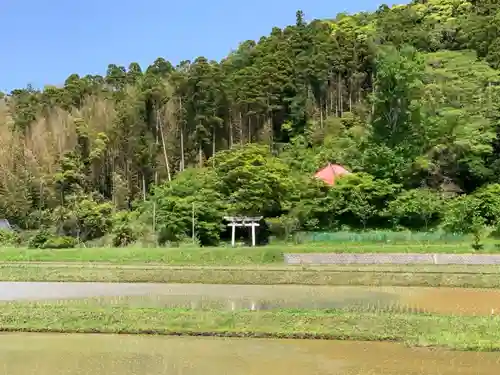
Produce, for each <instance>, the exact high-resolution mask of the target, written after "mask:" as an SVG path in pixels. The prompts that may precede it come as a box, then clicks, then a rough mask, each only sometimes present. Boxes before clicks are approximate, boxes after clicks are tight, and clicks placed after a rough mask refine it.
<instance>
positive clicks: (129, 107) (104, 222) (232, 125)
mask: <svg viewBox="0 0 500 375" xmlns="http://www.w3.org/2000/svg"><path fill="white" fill-rule="evenodd" d="M499 68H500V4H499V3H498V2H497V1H494V0H476V1H474V0H469V1H468V0H419V1H417V0H415V1H413V2H412V3H410V4H408V5H401V6H394V7H392V8H389V7H387V6H384V5H382V6H381V7H380V8H379V9H378V10H377V11H376V12H373V13H359V14H355V15H347V14H340V15H338V16H337V17H336V18H335V19H331V20H315V21H313V22H310V23H306V22H305V21H304V15H303V13H302V12H300V11H298V12H297V15H296V23H295V24H294V25H291V26H288V27H286V28H284V29H279V28H274V29H273V30H271V32H270V34H269V35H268V36H265V37H262V38H261V39H260V40H259V41H258V42H255V41H245V42H243V43H241V44H240V46H239V47H238V48H237V49H236V50H235V51H234V52H232V53H231V54H230V55H229V56H227V57H226V58H225V59H223V60H222V61H208V60H207V59H206V58H204V57H198V58H196V59H194V61H184V62H182V63H180V64H179V65H178V66H172V64H171V63H169V62H168V61H166V60H165V59H163V58H158V59H157V60H156V61H155V62H154V63H153V64H152V65H150V66H149V67H147V68H145V69H144V70H143V69H142V68H141V67H140V66H139V65H138V64H137V63H131V64H130V65H129V66H128V67H122V66H117V65H114V64H111V65H109V66H108V69H107V73H106V75H105V76H90V75H88V76H84V77H80V76H78V75H76V74H73V75H71V76H70V77H68V78H67V80H66V81H65V84H64V86H63V87H55V86H46V87H45V88H44V89H43V90H41V91H39V90H35V89H33V88H32V87H27V88H24V89H18V90H13V91H12V92H11V93H9V94H5V95H3V94H2V95H1V97H2V98H3V99H0V101H1V104H0V132H1V134H0V217H4V218H7V219H8V220H9V221H10V222H11V223H14V224H16V225H17V226H19V227H20V228H21V229H24V230H39V232H38V233H37V234H36V236H35V237H33V238H32V239H31V245H32V246H35V247H41V246H42V247H43V246H52V247H70V246H73V245H74V240H73V239H72V238H78V239H80V240H82V241H93V240H96V241H101V240H102V241H105V240H104V239H109V241H112V242H113V243H114V244H115V245H126V244H129V243H131V242H134V241H137V240H142V241H146V240H148V239H151V241H154V242H156V241H157V240H158V241H159V242H160V243H166V242H178V241H182V239H183V238H184V237H187V238H190V237H191V236H192V228H193V227H192V217H193V216H194V217H195V226H194V228H195V237H196V238H197V239H198V240H199V241H200V242H201V243H202V244H204V245H216V244H218V243H219V241H220V237H221V232H222V226H221V224H222V220H223V216H224V215H226V214H251V215H257V214H258V215H263V216H265V217H266V218H268V222H269V225H270V229H271V231H274V233H275V234H277V235H279V236H283V237H286V236H287V235H289V234H290V233H292V232H294V231H299V230H301V231H320V230H321V231H335V230H340V229H346V228H347V229H370V228H372V229H373V228H375V229H382V228H386V229H398V230H399V229H404V228H406V229H409V230H415V231H417V230H427V231H430V230H436V229H438V228H440V229H443V230H445V231H447V232H453V233H471V232H472V233H474V234H475V235H476V237H477V238H479V237H481V236H483V235H484V234H485V233H489V232H494V231H495V230H496V227H497V224H498V220H499V219H500V177H499V176H500V132H499V130H500V87H499V84H500V71H499V70H498V69H499ZM327 163H337V164H341V165H343V166H344V167H345V168H347V169H348V170H350V171H352V172H354V173H353V174H351V175H349V176H346V177H343V178H341V179H340V180H339V181H338V183H337V184H336V185H335V186H334V187H328V186H325V185H324V184H323V183H322V182H320V181H317V180H315V179H313V178H312V176H313V174H314V172H315V171H316V170H317V169H318V168H321V167H323V166H325V165H326V164H327ZM54 233H57V235H59V236H66V237H53V235H54ZM156 234H158V238H156ZM3 237H5V238H3ZM3 237H2V238H3V239H2V241H4V242H5V241H7V242H8V241H15V240H16V239H13V238H11V237H9V236H8V235H6V234H3Z"/></svg>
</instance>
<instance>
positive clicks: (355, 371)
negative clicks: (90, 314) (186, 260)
mask: <svg viewBox="0 0 500 375" xmlns="http://www.w3.org/2000/svg"><path fill="white" fill-rule="evenodd" d="M499 371H500V356H499V355H498V353H472V352H467V353H459V352H449V351H441V350H427V349H410V348H406V347H404V346H403V345H399V344H390V343H361V342H336V341H320V340H316V341H311V340H269V339H266V340H263V339H262V340H261V339H221V338H217V339H216V338H193V337H190V338H180V337H155V336H150V337H145V336H126V335H120V336H119V335H74V334H73V335H62V334H59V335H47V334H3V335H1V336H0V373H1V374H2V375H26V374H36V375H167V374H168V375H177V374H183V375H202V374H203V375H221V374H231V375H261V374H273V375H282V374H286V375H312V374H314V375H316V374H318V375H319V374H321V375H330V374H347V375H403V374H404V375H412V374H413V375H435V374H440V375H457V374H458V375H491V374H498V373H499Z"/></svg>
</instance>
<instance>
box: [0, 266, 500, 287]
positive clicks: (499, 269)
mask: <svg viewBox="0 0 500 375" xmlns="http://www.w3.org/2000/svg"><path fill="white" fill-rule="evenodd" d="M499 276H500V266H460V265H456V266H433V265H429V266H422V265H419V266H417V265H415V266H412V265H408V266H392V265H366V266H363V265H362V266H360V265H345V266H321V267H298V266H246V267H243V266H240V267H234V266H233V267H228V266H226V267H216V266H211V267H199V266H198V267H195V266H190V267H186V266H184V267H165V266H152V265H149V266H140V265H137V266H130V265H128V266H126V265H105V264H97V265H96V264H85V265H82V264H68V265H57V264H47V263H46V264H43V263H42V264H0V281H78V282H84V281H88V282H91V281H99V282H143V283H153V282H156V283H201V284H254V285H279V284H302V285H363V286H428V287H429V286H432V287H437V286H440V287H468V288H499V287H500V277H499Z"/></svg>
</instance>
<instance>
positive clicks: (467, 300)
mask: <svg viewBox="0 0 500 375" xmlns="http://www.w3.org/2000/svg"><path fill="white" fill-rule="evenodd" d="M23 300H24V301H26V300H32V301H52V302H54V301H57V302H58V303H65V302H67V301H73V300H79V301H81V300H83V301H88V303H99V304H127V305H134V306H140V307H149V306H154V307H165V308H174V307H182V308H192V309H203V308H215V309H225V310H226V309H229V310H236V309H251V310H271V309H277V308H292V309H295V308H296V309H315V308H373V309H391V310H403V311H404V310H409V311H423V312H432V313H440V314H462V315H489V314H500V290H494V289H464V288H423V287H356V286H352V287H350V286H304V285H276V286H272V285H263V286H260V285H208V284H125V283H123V284H122V283H67V282H64V283H50V282H0V301H4V302H5V301H23Z"/></svg>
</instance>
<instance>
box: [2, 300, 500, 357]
mask: <svg viewBox="0 0 500 375" xmlns="http://www.w3.org/2000/svg"><path fill="white" fill-rule="evenodd" d="M0 331H4V332H7V331H9V332H66V333H130V334H160V335H193V336H195V335H204V336H241V337H276V338H317V339H335V340H363V341H399V342H404V343H406V344H408V345H412V346H439V347H446V348H450V349H457V350H474V351H498V350H500V317H470V316H469V317H466V316H461V317H455V316H454V317H452V316H433V315H427V314H394V313H391V314H388V313H357V312H347V311H341V310H337V311H277V312H269V311H268V312H249V311H240V312H223V311H190V310H166V309H160V308H130V307H123V306H109V307H102V306H94V305H84V304H81V305H72V306H65V305H55V304H40V303H17V304H5V305H0Z"/></svg>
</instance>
